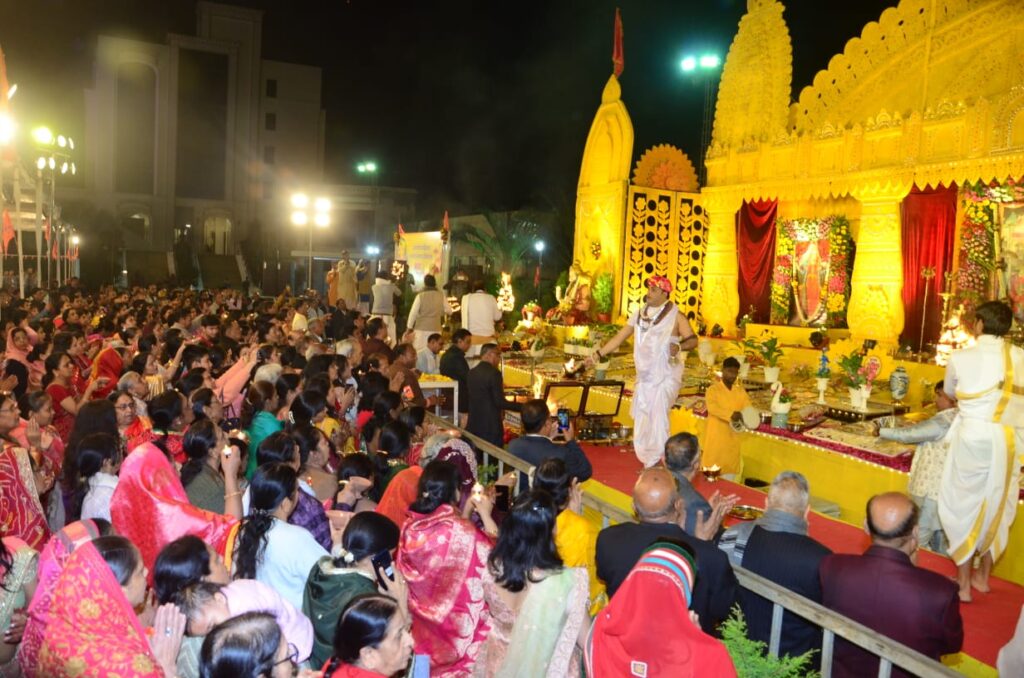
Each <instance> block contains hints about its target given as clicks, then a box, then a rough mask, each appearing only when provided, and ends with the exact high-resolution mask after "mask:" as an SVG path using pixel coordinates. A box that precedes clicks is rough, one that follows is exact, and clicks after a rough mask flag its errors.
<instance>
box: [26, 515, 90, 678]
mask: <svg viewBox="0 0 1024 678" xmlns="http://www.w3.org/2000/svg"><path fill="white" fill-rule="evenodd" d="M99 536H100V529H99V527H98V526H97V525H96V523H94V522H93V521H91V520H80V521H78V522H75V523H71V524H70V525H68V526H67V527H65V528H64V529H63V530H61V531H60V532H58V533H57V534H55V535H53V538H51V539H50V541H48V542H47V543H46V546H45V547H44V548H43V550H42V553H40V554H39V574H38V581H37V584H36V592H35V595H34V596H32V601H31V603H30V604H29V606H28V621H27V622H26V623H25V632H24V633H23V634H22V637H21V645H20V646H19V647H18V663H19V664H20V665H21V670H22V671H24V673H25V675H26V676H28V678H33V677H34V676H37V675H42V674H40V673H39V649H40V648H41V647H42V645H43V632H44V631H45V629H46V625H47V624H48V623H49V621H50V604H51V602H52V601H53V591H54V588H55V587H56V585H57V580H58V579H59V578H60V574H61V572H63V571H64V566H65V565H66V564H67V562H68V559H69V558H70V557H71V554H72V553H74V552H75V549H77V548H78V547H79V546H81V545H82V544H87V543H88V542H90V541H92V540H93V539H96V538H97V537H99Z"/></svg>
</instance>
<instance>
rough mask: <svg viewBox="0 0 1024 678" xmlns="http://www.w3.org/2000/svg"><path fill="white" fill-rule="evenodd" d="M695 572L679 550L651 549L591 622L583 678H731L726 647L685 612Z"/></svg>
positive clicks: (665, 545)
mask: <svg viewBox="0 0 1024 678" xmlns="http://www.w3.org/2000/svg"><path fill="white" fill-rule="evenodd" d="M696 572H697V567H696V564H695V562H694V555H693V554H692V553H691V552H690V550H689V549H688V548H687V547H685V546H684V545H682V544H676V543H672V542H665V541H659V542H655V543H654V544H651V545H650V546H649V547H648V548H647V550H645V551H644V552H643V554H642V555H641V556H640V560H638V561H637V563H636V565H634V566H633V569H632V570H631V571H630V573H629V575H627V576H626V580H625V581H624V582H623V583H622V585H621V586H620V587H619V589H618V591H616V592H615V597H613V598H612V600H611V602H610V603H608V605H607V606H606V607H605V608H604V609H603V610H601V612H600V613H599V614H598V615H597V617H596V618H595V619H594V625H593V626H592V627H591V630H590V637H589V638H588V639H587V646H586V649H585V650H584V664H585V668H586V674H587V676H593V677H596V676H601V677H602V678H603V677H604V676H629V675H646V676H673V678H692V677H696V676H716V678H735V676H736V669H735V668H734V667H733V665H732V660H731V659H730V658H729V653H728V652H727V651H726V649H725V645H723V644H722V642H721V641H720V640H717V639H715V638H712V637H711V636H709V635H708V634H706V633H704V631H702V630H701V628H700V622H699V620H698V619H697V614H696V613H695V612H692V611H690V610H689V607H690V600H691V599H692V597H693V583H694V580H695V577H696ZM652 619H656V620H658V632H657V633H651V620H652ZM666 639H671V640H670V641H669V642H667V640H666Z"/></svg>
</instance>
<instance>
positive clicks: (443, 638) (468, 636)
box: [396, 461, 497, 678]
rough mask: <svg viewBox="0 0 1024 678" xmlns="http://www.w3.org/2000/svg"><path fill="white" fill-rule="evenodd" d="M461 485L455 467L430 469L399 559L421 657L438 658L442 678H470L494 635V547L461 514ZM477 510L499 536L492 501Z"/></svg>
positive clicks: (434, 667) (437, 464)
mask: <svg viewBox="0 0 1024 678" xmlns="http://www.w3.org/2000/svg"><path fill="white" fill-rule="evenodd" d="M458 485H459V475H458V470H457V469H456V468H455V466H454V465H452V464H450V463H448V462H443V461H434V462H431V463H430V464H428V465H427V467H426V468H425V469H424V470H423V476H422V477H421V478H420V485H419V496H418V497H417V500H416V501H415V502H414V503H413V504H412V506H410V507H409V520H407V521H406V523H405V526H404V527H403V528H402V534H401V538H400V539H399V542H398V557H397V558H396V564H397V566H398V569H399V570H400V571H401V572H402V575H403V576H404V577H405V580H406V583H407V585H408V588H409V612H410V613H411V615H412V618H413V638H414V640H415V641H416V653H417V654H428V655H430V658H431V666H430V669H431V672H430V675H431V676H434V677H435V678H455V677H456V676H467V675H470V674H471V673H472V671H473V666H474V664H475V663H476V659H477V656H478V655H479V653H480V649H481V647H482V645H483V642H484V640H485V639H486V638H487V635H488V634H489V633H490V631H491V619H490V613H489V612H488V609H487V604H486V602H485V600H484V595H483V575H484V570H485V569H486V567H487V557H488V555H489V554H490V550H491V544H492V542H491V540H490V539H489V538H488V537H487V535H486V534H484V533H483V532H481V531H480V530H478V529H477V528H476V527H475V526H474V525H473V524H472V523H471V522H469V521H468V520H466V519H465V518H464V517H462V516H461V515H459V512H458V510H457V509H456V508H455V506H456V504H457V503H458V499H459V497H458V495H459V492H458ZM471 505H472V506H474V507H475V508H476V509H477V510H478V513H479V514H480V517H481V518H482V519H483V521H484V523H485V524H487V525H488V528H489V529H490V530H492V531H493V532H494V533H495V534H496V533H497V530H496V528H495V527H494V524H493V521H491V518H490V509H491V505H490V501H489V500H487V499H486V498H483V497H479V498H474V499H472V500H471Z"/></svg>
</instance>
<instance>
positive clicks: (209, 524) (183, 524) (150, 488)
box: [110, 443, 242, 570]
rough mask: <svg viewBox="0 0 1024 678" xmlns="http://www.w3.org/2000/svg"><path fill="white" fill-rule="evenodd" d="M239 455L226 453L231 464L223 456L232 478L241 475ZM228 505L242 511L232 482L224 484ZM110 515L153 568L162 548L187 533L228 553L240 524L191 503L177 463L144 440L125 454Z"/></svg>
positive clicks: (230, 509) (239, 511) (149, 566)
mask: <svg viewBox="0 0 1024 678" xmlns="http://www.w3.org/2000/svg"><path fill="white" fill-rule="evenodd" d="M238 457H239V455H238V454H237V453H233V454H232V455H231V456H230V457H226V458H225V459H230V460H232V461H231V462H230V463H227V462H224V461H222V467H224V470H225V474H226V476H227V477H229V478H234V477H237V470H238V469H237V465H238V461H239V459H238ZM228 467H230V468H228ZM229 494H230V495H232V496H230V497H229V496H228V495H229ZM225 504H226V506H227V507H228V510H229V511H230V512H232V513H235V514H236V516H241V513H242V501H241V493H240V492H238V491H237V488H236V486H235V485H234V484H233V483H231V482H228V483H226V484H225ZM110 517H111V521H112V522H113V524H114V529H115V530H117V533H118V534H121V535H124V536H125V537H128V538H129V539H130V540H131V541H132V543H134V544H135V545H136V546H137V547H138V548H139V551H140V552H141V553H142V562H144V563H145V564H146V567H147V568H149V569H150V570H152V569H153V564H154V563H155V562H156V557H157V554H158V553H159V552H160V549H162V548H163V547H164V546H166V545H167V544H169V543H170V542H172V541H174V540H175V539H177V538H178V537H183V536H185V535H186V534H194V535H196V536H197V537H199V538H200V539H202V540H203V541H205V542H206V543H207V544H209V545H210V546H212V547H213V548H214V549H216V551H217V553H220V554H221V555H224V554H225V551H226V550H227V547H228V544H229V542H231V541H233V539H234V535H235V532H236V530H237V526H238V517H235V516H229V515H219V514H216V513H210V512H209V511H204V510H202V509H198V508H196V507H195V506H193V505H192V504H191V503H190V502H189V500H188V495H187V494H185V488H184V487H182V486H181V480H180V479H179V478H178V474H177V472H176V471H175V470H174V467H173V466H171V463H170V462H169V461H168V460H167V457H166V455H164V453H163V451H162V450H161V449H160V448H159V447H157V446H156V445H154V444H153V443H145V444H143V445H140V446H139V447H137V448H135V450H133V451H132V453H131V454H129V455H128V456H127V457H125V460H124V462H123V463H122V464H121V471H120V473H119V480H118V482H117V489H116V490H114V496H113V498H112V499H111V500H110Z"/></svg>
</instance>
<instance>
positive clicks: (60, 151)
mask: <svg viewBox="0 0 1024 678" xmlns="http://www.w3.org/2000/svg"><path fill="white" fill-rule="evenodd" d="M32 138H33V139H34V140H35V143H36V148H37V150H38V151H39V157H38V158H37V159H36V258H37V265H36V269H37V273H36V275H37V276H39V278H40V279H42V255H43V253H42V227H43V223H42V222H43V212H42V200H43V197H42V196H43V171H44V170H46V169H49V170H50V204H49V208H50V209H49V211H50V214H49V219H50V234H51V237H54V238H58V241H57V246H58V248H59V247H60V240H59V236H58V233H57V214H56V212H57V198H56V195H57V173H58V172H59V173H60V174H71V175H74V174H76V173H77V168H76V167H75V163H74V160H73V158H72V153H73V152H74V150H75V140H74V139H72V138H71V137H65V136H64V135H63V134H54V133H53V131H51V130H50V128H48V127H37V128H36V129H34V130H32ZM18 241H19V249H20V244H21V238H20V236H19V239H18ZM58 254H59V251H58ZM49 260H50V258H49V255H47V266H46V270H47V284H49V283H50V282H51V278H52V276H51V275H50V265H49ZM55 266H56V271H57V284H58V286H59V285H60V280H61V267H60V262H59V261H57V262H56V264H55Z"/></svg>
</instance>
